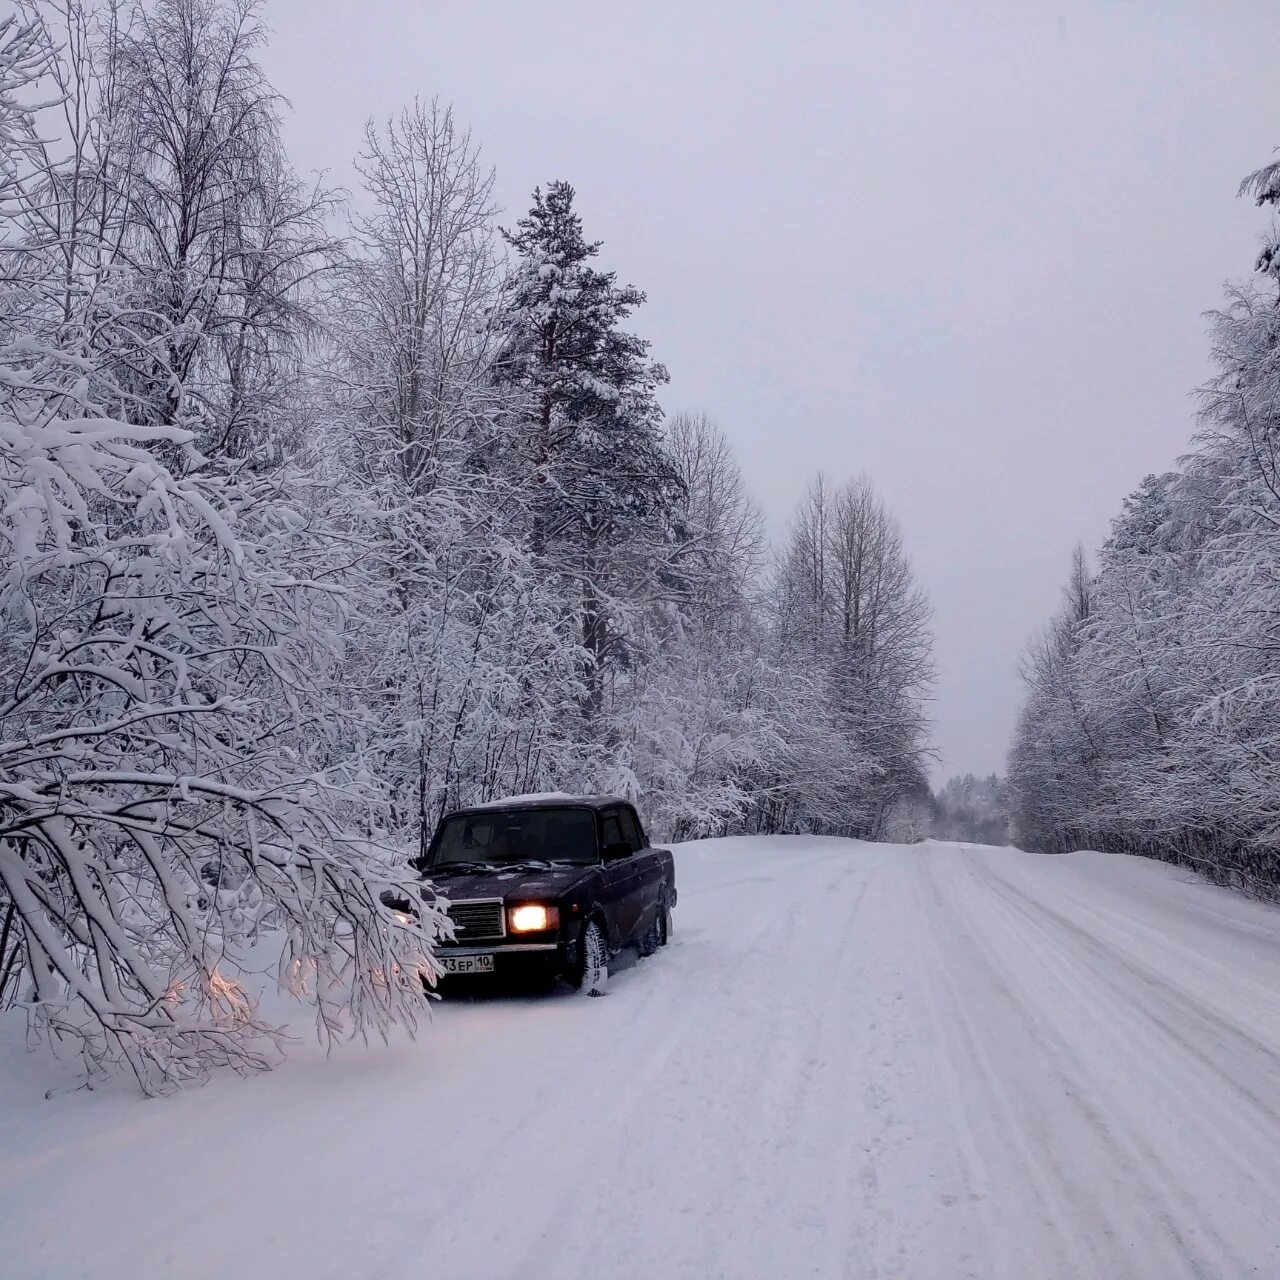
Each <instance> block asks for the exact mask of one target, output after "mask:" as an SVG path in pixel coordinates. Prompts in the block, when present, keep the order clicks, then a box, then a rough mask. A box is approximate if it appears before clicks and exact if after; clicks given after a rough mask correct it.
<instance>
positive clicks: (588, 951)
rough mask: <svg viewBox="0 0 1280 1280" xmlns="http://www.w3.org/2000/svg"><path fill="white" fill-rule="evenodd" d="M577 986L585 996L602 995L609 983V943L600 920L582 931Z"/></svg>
mask: <svg viewBox="0 0 1280 1280" xmlns="http://www.w3.org/2000/svg"><path fill="white" fill-rule="evenodd" d="M576 985H577V988H578V990H579V991H580V992H582V994H583V995H585V996H602V995H604V993H605V988H606V987H607V986H608V985H609V944H608V942H607V941H606V940H605V936H604V930H603V929H602V928H601V927H600V922H599V921H598V920H588V921H587V927H586V928H585V929H584V930H583V931H582V961H581V965H580V968H579V972H578V981H577V983H576Z"/></svg>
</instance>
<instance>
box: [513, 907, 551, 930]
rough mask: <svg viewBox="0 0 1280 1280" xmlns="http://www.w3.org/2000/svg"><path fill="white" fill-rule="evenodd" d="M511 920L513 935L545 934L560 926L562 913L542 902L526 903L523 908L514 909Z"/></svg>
mask: <svg viewBox="0 0 1280 1280" xmlns="http://www.w3.org/2000/svg"><path fill="white" fill-rule="evenodd" d="M509 919H510V921H511V932H512V933H545V932H546V931H547V930H548V929H554V928H556V927H557V926H558V925H559V924H560V912H559V910H557V908H555V907H545V906H543V905H542V903H540V902H526V903H525V904H524V905H523V906H520V907H512V908H511V911H510V913H509Z"/></svg>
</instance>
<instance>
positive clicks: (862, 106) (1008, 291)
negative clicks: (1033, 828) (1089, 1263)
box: [265, 0, 1280, 774]
mask: <svg viewBox="0 0 1280 1280" xmlns="http://www.w3.org/2000/svg"><path fill="white" fill-rule="evenodd" d="M267 16H268V20H269V21H270V23H271V25H272V27H273V29H274V33H275V34H274V36H273V40H272V44H271V47H270V48H269V50H268V51H267V53H266V57H265V62H266V65H267V69H268V71H269V73H270V74H271V76H272V78H273V80H274V82H275V84H276V85H277V87H278V88H279V89H280V90H281V91H282V92H283V93H284V94H286V95H287V96H288V98H289V99H290V100H291V102H292V104H293V112H292V115H291V117H290V119H289V120H288V122H287V125H286V136H287V138H288V142H289V146H290V150H291V152H292V155H293V158H294V162H295V164H297V165H298V166H299V167H300V168H301V169H303V170H310V169H314V168H327V169H329V170H330V171H331V172H332V174H333V175H334V176H335V178H337V179H338V180H340V181H342V182H347V181H349V178H350V174H351V171H350V167H349V162H350V157H351V155H352V154H353V153H354V151H355V150H356V148H357V146H358V145H359V135H360V129H361V126H362V123H363V121H364V120H365V119H366V118H367V117H369V116H374V117H385V116H386V115H388V114H389V113H392V112H394V111H396V110H398V109H399V107H400V106H401V104H402V103H404V102H405V101H406V100H408V99H411V98H412V97H413V96H414V95H415V94H418V95H421V96H423V97H430V96H432V95H438V96H439V97H440V98H441V99H443V100H445V101H449V102H452V104H453V105H454V107H455V110H456V112H457V114H458V116H459V117H460V118H461V119H463V120H465V121H467V122H468V123H469V124H470V126H471V127H472V129H473V131H474V133H475V135H476V137H477V138H478V139H479V140H480V141H481V143H482V144H483V147H484V150H485V154H486V155H487V157H488V159H489V160H490V162H491V163H492V164H493V165H494V166H495V167H496V169H497V175H498V188H497V190H498V196H499V200H500V202H501V204H502V205H503V207H504V209H505V210H506V217H505V218H504V225H510V224H511V223H512V222H513V221H514V219H515V218H516V217H517V216H518V215H519V214H520V213H521V212H522V211H523V210H524V208H525V207H527V204H528V195H529V192H530V191H531V189H532V188H533V186H534V185H535V184H536V183H539V182H542V183H545V182H546V181H547V180H548V179H551V178H567V179H568V180H569V181H571V182H572V183H573V184H574V186H575V187H576V188H577V190H578V203H579V207H580V210H581V213H582V215H583V218H584V220H585V226H586V231H587V234H588V235H589V236H591V237H592V238H596V239H602V240H604V242H605V246H604V249H603V250H602V255H601V260H602V262H603V264H604V265H606V266H608V267H614V268H616V269H617V270H618V271H619V273H620V276H621V278H622V279H624V280H626V281H628V282H632V283H635V284H637V285H639V286H640V287H641V288H643V289H645V290H647V291H648V294H649V302H648V304H647V305H646V306H645V307H644V308H643V309H642V310H641V311H640V312H638V313H637V315H636V316H635V318H634V324H633V326H632V327H633V328H634V329H635V331H636V332H638V333H640V334H642V335H643V336H645V337H647V338H649V339H651V340H652V343H653V349H654V353H655V355H656V356H657V357H658V358H659V359H661V360H662V361H664V362H665V363H666V365H667V366H668V368H669V369H670V371H671V385H670V386H669V387H668V388H666V390H665V394H664V396H663V402H664V405H665V407H666V408H667V409H668V411H675V410H680V409H691V410H703V411H705V412H707V413H708V414H710V415H711V416H712V417H714V418H715V419H717V420H718V421H719V422H720V423H721V425H722V426H723V427H724V428H725V429H726V431H727V432H728V433H729V435H730V437H731V439H732V440H733V442H734V444H735V446H736V448H737V451H738V455H739V457H740V459H741V461H742V465H743V468H744V470H745V471H746V474H747V477H748V480H749V481H750V483H751V485H752V487H753V489H754V491H755V493H756V495H757V497H758V498H759V500H760V501H761V503H762V504H763V505H764V507H765V509H766V510H767V512H768V514H769V517H770V520H771V522H772V524H773V526H774V527H775V529H779V530H780V529H781V528H782V527H783V526H784V525H785V521H786V518H787V515H788V513H789V511H790V509H791V508H792V507H793V505H794V504H795V502H796V500H797V498H798V497H799V495H800V493H801V491H802V489H803V487H804V484H805V482H806V480H807V478H808V477H809V476H810V475H811V474H812V473H813V472H815V471H816V470H818V469H819V468H822V469H825V470H826V471H827V472H828V473H829V474H830V476H831V477H832V478H833V479H837V480H839V479H843V478H845V477H848V476H852V475H856V474H858V473H859V472H865V473H867V474H868V475H869V476H870V477H871V479H872V480H873V481H874V483H875V484H876V486H877V487H878V489H879V490H880V491H881V493H882V494H883V495H884V497H885V499H886V501H887V502H888V504H889V506H890V507H891V509H892V510H893V511H894V512H895V514H896V515H897V516H898V518H899V520H900V521H901V523H902V526H903V529H904V533H905V536H906V541H907V545H908V547H909V549H910V551H911V555H912V558H913V560H914V563H915V566H916V569H917V572H918V574H919V576H920V579H921V581H922V583H923V584H924V586H925V588H926V589H927V591H928V593H929V595H930V597H931V599H932V601H933V606H934V614H935V631H936V636H937V659H938V667H939V673H940V678H939V683H938V690H937V700H936V703H935V707H934V716H935V721H936V732H935V740H936V743H937V745H938V747H939V749H940V750H941V752H942V754H943V762H942V764H941V766H940V772H941V773H944V774H945V773H950V772H956V771H960V772H963V771H968V770H973V771H975V772H987V771H990V770H993V769H994V770H1001V771H1002V770H1003V764H1004V754H1005V750H1006V748H1007V745H1008V740H1009V735H1010V731H1011V728H1012V723H1013V718H1014V715H1015V712H1016V708H1017V703H1018V698H1019V687H1018V678H1017V658H1018V653H1019V650H1020V649H1021V648H1022V646H1023V644H1024V642H1025V641H1026V639H1027V638H1028V636H1029V635H1030V634H1031V633H1032V632H1034V631H1035V630H1036V629H1037V628H1038V627H1039V626H1040V625H1041V623H1042V621H1043V620H1044V619H1045V617H1046V615H1048V613H1049V612H1050V611H1051V610H1052V609H1053V608H1054V607H1055V605H1056V600H1057V594H1058V590H1059V585H1060V582H1061V580H1062V578H1063V577H1064V575H1065V571H1066V568H1067V561H1068V557H1069V554H1070V551H1071V548H1072V546H1073V544H1074V543H1075V542H1077V541H1083V542H1084V543H1085V544H1086V546H1088V547H1090V548H1093V547H1096V546H1097V545H1098V543H1099V542H1100V541H1101V540H1102V538H1103V537H1104V536H1105V533H1106V527H1107V522H1108V520H1109V519H1110V517H1111V516H1112V515H1113V514H1114V512H1115V511H1116V510H1117V508H1118V506H1119V504H1120V501H1121V499H1122V498H1123V497H1124V495H1125V494H1126V493H1127V492H1128V491H1129V490H1130V489H1132V488H1133V487H1134V486H1135V485H1136V484H1137V482H1138V481H1139V480H1140V479H1141V478H1142V476H1143V475H1144V474H1145V473H1146V472H1149V471H1158V470H1162V469H1164V468H1167V467H1168V466H1169V465H1171V464H1172V463H1173V461H1174V460H1175V458H1176V457H1177V456H1178V454H1179V453H1181V452H1182V451H1183V450H1184V449H1185V447H1186V444H1187V441H1188V438H1189V436H1190V433H1191V431H1192V429H1193V421H1192V416H1193V411H1194V406H1193V403H1192V398H1191V394H1190V393H1191V391H1192V390H1193V388H1194V387H1195V386H1196V385H1197V384H1198V383H1200V382H1201V381H1202V380H1203V379H1204V377H1205V375H1206V373H1207V371H1208V364H1207V357H1206V343H1205V339H1204V319H1203V312H1204V311H1205V310H1206V309H1208V308H1211V307H1213V306H1215V305H1217V303H1218V301H1219V299H1220V297H1221V285H1222V282H1223V281H1224V280H1225V279H1226V278H1227V277H1229V276H1239V275H1242V274H1244V273H1245V272H1246V271H1247V269H1248V267H1249V265H1250V263H1251V259H1252V255H1253V253H1254V250H1255V246H1256V242H1257V238H1258V235H1259V232H1260V230H1261V226H1262V220H1261V216H1260V215H1259V214H1258V212H1257V211H1255V210H1254V209H1252V208H1251V207H1250V206H1249V205H1247V204H1246V203H1245V202H1243V201H1238V200H1236V199H1235V198H1234V196H1235V190H1236V187H1237V186H1238V184H1239V181H1240V179H1241V178H1242V177H1243V176H1244V175H1245V173H1247V172H1248V171H1249V170H1251V169H1253V168H1257V167H1258V166H1260V165H1262V164H1263V163H1265V162H1266V161H1267V160H1268V159H1269V158H1270V156H1271V153H1272V149H1273V148H1274V147H1275V146H1276V145H1277V144H1280V119H1278V118H1277V105H1278V97H1280V91H1278V89H1277V79H1276V73H1275V50H1276V49H1277V47H1280V4H1276V3H1272V2H1270V0H1268V2H1267V3H1261V2H1259V3H1250V2H1249V0H1230V3H1222V2H1221V0H1218V2H1210V0H1204V2H1203V3H1177V2H1176V0H1150V2H1148V3H1136V2H1130V3H1125V2H1124V0H1101V2H1099V3H1092V4H1078V3H1077V4H1050V3H1038V2H1037V0H1005V2H1004V3H966V4H944V3H941V2H938V0H934V2H932V3H924V2H921V0H907V2H904V0H882V2H878V3H867V4H855V3H843V4H829V5H828V4H805V3H791V4H756V3H751V2H750V0H733V2H732V3H715V4H713V3H705V2H704V0H681V2H680V3H640V4H627V5H622V4H616V3H609V2H602V0H592V2H590V3H587V2H583V3H557V2H556V0H537V2H536V3H532V2H527V0H525V2H520V3H514V2H510V3H505V2H504V3H496V2H493V3H491V2H487V0H452V2H451V3H448V4H445V3H437V2H436V0H360V2H359V3H353V2H352V0H342V2H341V3H338V2H336V0H335V2H330V0H271V3H269V4H268V8H267Z"/></svg>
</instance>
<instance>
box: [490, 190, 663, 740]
mask: <svg viewBox="0 0 1280 1280" xmlns="http://www.w3.org/2000/svg"><path fill="white" fill-rule="evenodd" d="M573 201H574V191H573V188H572V187H571V186H570V185H569V184H568V183H567V182H553V183H551V184H550V186H548V188H547V190H546V194H545V195H544V194H543V192H542V191H541V189H539V190H536V191H535V192H534V197H533V207H532V208H531V209H530V211H529V213H528V215H527V216H526V217H524V218H521V219H520V220H519V222H518V223H517V229H516V230H515V231H514V232H507V233H504V234H505V235H506V239H507V242H508V244H510V246H511V247H512V249H514V250H515V252H516V254H517V263H516V266H515V268H514V270H513V272H512V273H511V276H510V278H509V279H508V281H507V288H506V301H505V303H504V305H503V307H502V309H501V316H500V323H501V327H502V329H503V331H504V340H505V344H504V350H503V355H502V359H501V362H500V374H499V376H500V379H501V380H502V381H503V382H504V383H505V384H507V385H510V386H512V387H515V388H516V389H518V390H519V391H521V392H522V393H523V394H524V396H525V397H526V402H525V411H526V413H527V415H528V419H529V428H528V435H527V438H526V440H525V448H524V450H523V457H522V459H521V464H522V465H523V467H524V471H525V477H526V479H527V481H528V483H529V493H530V498H529V504H528V510H529V517H530V541H531V545H532V548H533V552H534V555H535V556H536V557H537V558H538V559H539V560H540V561H541V562H542V564H543V566H544V569H545V571H546V572H548V573H550V574H552V575H554V576H555V577H557V578H559V579H560V581H561V583H562V585H563V588H564V591H565V597H566V599H569V600H572V601H573V606H572V607H573V608H574V609H575V611H576V612H577V615H578V622H579V626H580V632H581V639H582V644H583V647H584V649H585V650H586V652H587V654H588V655H589V659H590V670H589V672H588V680H587V682H586V694H585V705H584V708H583V709H584V711H585V712H586V713H587V715H588V716H589V717H594V716H595V715H597V714H598V713H599V712H600V711H601V709H602V706H603V699H604V694H605V685H606V676H607V672H608V669H609V668H610V667H611V666H615V665H618V664H619V663H623V662H624V660H625V656H626V653H627V650H628V645H629V641H630V639H631V638H632V633H633V631H634V625H633V622H634V620H630V621H629V619H628V614H629V612H630V611H631V609H633V608H634V606H636V605H639V604H643V603H645V602H646V601H651V600H652V599H654V598H655V596H657V595H658V594H661V592H662V590H663V589H664V586H665V585H666V583H665V574H664V570H665V568H666V561H667V559H668V547H669V544H670V543H671V541H672V539H671V523H672V520H673V509H674V502H675V499H676V497H677V495H678V491H679V485H678V481H677V480H676V476H675V471H674V468H673V466H672V464H671V460H670V458H669V457H668V455H667V452H666V450H665V449H664V447H663V442H662V432H661V421H662V411H661V409H660V407H659V405H658V402H657V399H656V398H655V392H656V389H657V388H658V387H659V386H660V385H661V384H662V383H664V382H666V381H667V372H666V370H665V369H664V368H663V367H662V365H660V364H658V363H656V362H655V361H653V360H651V359H650V358H649V354H648V352H649V344H648V343H647V342H646V341H645V340H644V339H642V338H638V337H636V336H634V335H633V334H629V333H626V332H624V331H623V330H622V329H621V328H620V326H621V324H622V322H623V321H624V320H625V319H626V318H627V316H629V315H630V313H631V312H632V311H633V310H634V309H635V308H636V307H637V306H639V305H640V304H641V303H642V302H644V300H645V295H644V294H643V293H642V292H641V291H640V290H639V289H636V288H635V287H634V286H631V285H619V284H618V283H617V279H616V275H615V273H614V272H612V271H600V270H597V269H596V268H595V267H594V266H593V265H592V261H591V260H592V259H593V258H595V257H596V256H597V254H598V253H599V250H600V243H599V242H598V241H588V240H586V239H585V238H584V236H583V233H582V219H581V218H580V217H579V216H578V214H577V213H576V212H575V211H574V208H573Z"/></svg>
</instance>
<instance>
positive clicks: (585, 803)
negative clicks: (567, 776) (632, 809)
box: [441, 791, 631, 821]
mask: <svg viewBox="0 0 1280 1280" xmlns="http://www.w3.org/2000/svg"><path fill="white" fill-rule="evenodd" d="M615 804H625V805H630V804H631V801H630V800H626V799H624V798H623V797H622V796H606V795H591V796H575V795H570V794H569V793H568V792H567V791H544V792H539V793H537V794H535V795H527V796H507V797H505V798H504V799H502V800H489V801H487V802H486V803H484V804H469V805H464V806H463V807H462V808H460V809H451V810H450V811H449V812H448V813H446V814H445V815H444V816H445V818H452V817H455V816H457V815H458V814H471V813H492V812H493V811H494V810H495V809H595V810H600V809H607V808H609V807H610V806H611V805H615ZM441 821H443V819H441Z"/></svg>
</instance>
